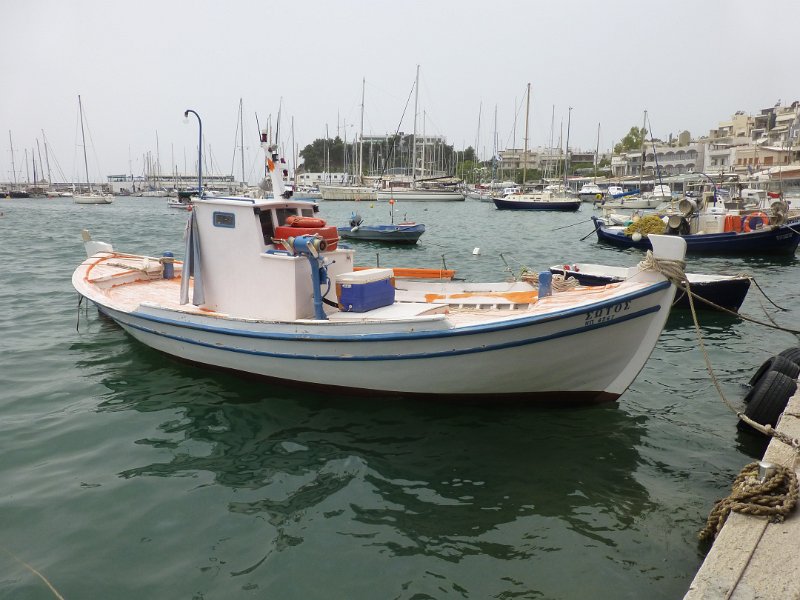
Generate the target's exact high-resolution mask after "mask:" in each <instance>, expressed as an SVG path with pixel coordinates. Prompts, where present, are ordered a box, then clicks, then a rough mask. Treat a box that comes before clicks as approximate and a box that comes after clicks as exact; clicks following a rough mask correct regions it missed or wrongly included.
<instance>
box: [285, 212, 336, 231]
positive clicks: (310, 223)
mask: <svg viewBox="0 0 800 600" xmlns="http://www.w3.org/2000/svg"><path fill="white" fill-rule="evenodd" d="M286 224H287V225H288V226H290V227H306V228H316V227H325V225H327V223H326V221H325V219H317V218H316V217H298V216H297V215H292V216H291V217H287V218H286Z"/></svg>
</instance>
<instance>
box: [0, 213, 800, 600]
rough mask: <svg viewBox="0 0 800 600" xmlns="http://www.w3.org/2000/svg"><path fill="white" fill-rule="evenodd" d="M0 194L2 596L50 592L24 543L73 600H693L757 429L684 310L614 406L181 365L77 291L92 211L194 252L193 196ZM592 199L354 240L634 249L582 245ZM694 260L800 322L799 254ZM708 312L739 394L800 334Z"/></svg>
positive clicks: (537, 264)
mask: <svg viewBox="0 0 800 600" xmlns="http://www.w3.org/2000/svg"><path fill="white" fill-rule="evenodd" d="M320 207H321V213H320V215H321V216H323V217H325V218H327V219H328V220H329V222H330V223H331V224H337V225H344V224H346V223H347V220H348V217H349V215H350V213H351V211H353V210H357V211H358V212H360V213H361V214H362V216H364V219H365V222H366V223H380V222H387V221H388V219H389V207H388V205H386V204H377V203H375V204H370V203H366V202H362V203H359V204H355V203H351V202H341V203H340V202H322V203H320ZM0 212H2V216H1V217H0V235H1V236H2V237H1V238H0V239H1V240H2V241H0V441H1V443H2V452H0V515H1V517H0V519H1V520H2V527H0V598H2V599H6V598H8V599H14V600H20V599H31V600H38V599H46V598H53V597H55V596H54V594H53V593H52V592H51V591H50V590H49V589H48V588H47V586H46V585H45V583H44V582H43V581H42V579H40V578H39V577H37V576H36V575H35V574H34V573H33V572H32V571H31V570H30V569H29V568H26V567H25V566H24V565H23V564H22V563H23V562H24V563H26V564H27V565H29V566H30V567H31V568H35V569H36V570H37V571H38V572H39V573H40V574H41V575H42V576H43V577H45V578H46V579H47V581H49V582H50V584H51V585H52V586H53V587H54V588H55V589H56V590H58V592H59V593H60V594H61V595H62V596H63V597H64V598H66V599H68V600H74V599H78V598H103V599H106V598H108V599H115V600H127V599H131V600H141V599H143V598H148V599H162V598H163V599H178V598H186V599H197V600H199V599H204V600H211V599H234V598H281V599H283V598H301V599H317V598H319V599H329V598H348V599H350V598H359V599H360V598H366V599H372V598H375V599H386V598H392V599H408V600H412V599H413V600H422V599H427V598H500V599H511V598H558V599H561V598H564V599H572V598H576V599H577V598H581V599H584V598H613V599H619V598H631V599H638V598H643V597H647V598H648V599H650V600H655V599H658V598H664V599H667V598H669V599H672V598H679V597H681V596H682V595H683V594H684V593H685V591H686V590H687V588H688V586H689V583H690V582H691V580H692V578H693V576H694V574H695V572H696V570H697V568H698V567H699V565H700V563H701V562H702V559H703V556H704V552H705V551H706V548H704V547H702V546H700V545H699V544H698V542H697V539H696V535H697V532H698V531H699V530H700V528H701V527H702V526H703V524H704V522H705V518H706V517H707V515H708V512H709V510H710V509H711V506H712V504H713V502H714V501H715V500H716V499H717V498H720V497H723V496H725V495H727V493H728V491H729V488H730V484H731V482H732V480H733V478H734V476H735V475H736V474H737V473H738V472H739V470H740V469H741V468H742V466H744V465H745V464H746V463H748V462H750V461H751V460H753V458H754V457H760V456H761V453H762V452H763V449H764V447H765V443H764V441H763V440H762V439H760V438H759V437H756V436H754V435H749V434H745V433H741V432H738V431H737V429H736V427H735V425H736V419H735V416H734V415H733V414H732V413H731V412H730V411H729V410H728V409H727V408H726V407H725V406H724V405H723V403H722V401H721V400H720V399H719V397H718V395H717V393H716V391H715V389H714V387H713V385H712V382H711V380H710V378H709V376H708V374H707V373H706V370H705V366H704V362H703V357H702V354H701V352H700V350H699V349H698V343H697V338H696V336H695V332H694V328H693V325H692V322H691V319H690V317H689V316H688V315H686V314H677V313H675V314H673V315H672V316H671V317H670V320H669V322H668V324H667V327H666V328H665V330H664V332H663V334H662V336H661V338H660V340H659V342H658V345H657V346H656V349H655V351H654V353H653V355H652V356H651V358H650V360H649V361H648V363H647V365H646V366H645V368H644V370H643V371H642V372H641V373H640V375H639V377H638V378H637V379H636V381H635V383H634V384H633V386H632V387H631V389H630V390H628V391H627V392H626V393H625V394H624V395H623V396H622V397H621V398H620V399H619V401H618V402H616V403H611V404H603V405H599V406H590V407H573V408H562V409H558V408H541V407H535V406H520V405H513V406H501V407H491V406H481V405H477V406H476V405H470V406H464V405H459V404H454V403H423V402H418V401H402V400H386V399H380V398H355V397H346V396H344V397H342V396H336V395H331V394H321V393H316V392H304V391H297V390H296V389H292V388H290V387H280V386H276V385H274V384H270V383H266V382H264V381H258V380H250V379H244V378H240V377H237V376H236V375H233V374H230V373H221V372H215V371H213V370H210V369H207V368H202V367H198V366H194V365H190V364H185V363H182V362H178V361H176V360H174V359H171V358H169V357H167V356H164V355H161V354H159V353H157V352H155V351H153V350H151V349H149V348H147V347H145V346H143V345H141V344H140V343H138V342H136V341H135V340H133V339H132V338H131V337H129V336H128V335H127V334H125V333H124V332H123V331H122V330H121V329H120V328H119V327H117V326H116V325H114V324H113V323H112V322H110V321H108V320H106V319H104V318H102V317H100V316H99V315H98V313H97V311H96V310H95V309H94V308H89V309H86V308H85V307H84V308H82V309H81V310H80V311H79V309H78V296H77V294H76V292H75V291H74V290H73V288H72V286H71V283H70V279H71V276H72V272H73V271H74V269H75V267H76V266H77V265H78V264H79V263H80V262H81V261H82V260H83V258H84V253H83V247H82V244H81V240H80V231H81V229H83V228H86V229H89V230H90V231H91V232H92V234H93V236H94V237H95V238H96V239H101V240H106V241H111V242H113V244H114V246H115V249H117V250H120V251H128V252H134V253H142V254H151V255H160V254H161V253H162V252H163V251H165V250H171V251H173V252H175V254H176V256H179V257H180V256H182V253H183V242H182V233H183V229H184V226H185V221H186V213H185V212H182V211H177V210H174V209H169V208H167V207H166V202H165V199H163V198H116V199H115V201H114V203H113V204H112V205H108V206H80V205H75V204H73V203H72V202H71V200H70V199H56V200H49V199H25V200H5V199H3V200H0ZM590 215H591V207H589V206H583V207H582V209H581V211H580V212H578V213H574V214H569V213H518V212H503V211H497V210H496V209H495V208H494V206H493V205H491V204H488V203H480V202H475V201H467V202H464V203H452V204H451V203H442V204H433V203H431V204H425V203H418V204H412V203H407V204H405V205H403V206H398V207H397V210H396V214H395V217H396V219H398V220H400V219H404V218H407V219H409V220H416V221H418V222H422V223H425V224H426V226H427V232H426V233H425V234H424V235H423V236H422V238H421V240H420V243H419V244H418V245H417V246H416V247H413V248H391V247H382V246H379V245H377V244H370V243H361V244H358V245H357V246H356V247H357V255H356V262H357V264H361V265H374V264H376V262H377V261H380V263H381V264H382V265H384V266H388V265H396V266H409V267H438V266H440V265H441V264H442V262H443V261H444V263H445V264H446V266H447V267H449V268H454V269H456V270H457V275H458V276H460V277H463V278H466V279H468V280H472V281H480V280H484V281H486V280H499V279H503V278H504V277H505V276H506V275H507V273H506V271H505V268H506V264H505V263H508V264H509V265H510V266H511V267H513V268H514V270H516V271H517V272H519V267H520V266H521V265H523V264H524V265H526V266H528V267H530V268H533V269H535V270H542V269H544V268H545V267H547V266H550V265H552V264H558V263H573V262H581V261H582V262H601V263H608V264H614V265H632V264H634V263H635V262H637V261H638V260H640V259H641V258H642V254H641V253H638V252H634V251H620V250H615V249H613V248H610V247H605V246H601V245H599V244H598V243H597V241H596V239H595V238H594V237H593V236H592V237H589V238H587V239H586V240H584V241H580V238H581V237H583V236H585V235H586V234H588V233H590V232H591V231H592V225H591V223H589V222H587V221H588V219H589V217H590ZM579 221H583V223H579V224H577V225H576V226H574V227H569V228H564V229H560V230H554V228H556V227H561V226H564V225H568V224H571V223H578V222H579ZM354 245H355V243H354ZM475 248H480V253H479V254H473V250H474V249H475ZM501 253H503V257H502V258H501V256H500V255H501ZM443 257H444V258H443ZM504 259H505V262H504ZM689 270H691V271H694V272H708V273H728V274H735V273H739V272H747V273H750V274H752V275H754V276H755V278H756V280H757V281H758V283H759V284H760V285H761V286H762V287H763V289H764V290H765V291H766V293H767V294H768V295H769V296H770V298H772V300H773V301H774V302H776V303H777V304H779V305H781V306H783V307H785V308H787V309H788V310H787V311H785V312H776V311H774V309H773V310H772V311H771V316H773V318H775V319H776V320H777V321H778V322H780V323H782V324H785V325H788V326H795V325H797V323H798V318H797V317H798V309H797V304H796V302H795V296H796V294H797V291H798V285H799V284H798V283H797V282H798V272H799V270H798V262H797V260H796V259H794V258H793V257H792V258H783V259H763V258H753V259H746V258H733V259H731V258H691V260H690V264H689ZM762 304H763V305H765V306H767V307H769V306H770V305H769V304H768V303H767V302H766V301H764V300H763V299H762V297H761V296H760V294H759V293H758V290H756V289H755V288H751V290H750V293H749V295H748V298H747V300H746V302H745V305H744V307H743V312H745V313H748V314H751V315H754V316H757V317H760V318H764V317H763V309H762ZM79 314H80V320H79ZM701 323H702V333H703V336H704V339H705V341H706V343H707V346H708V348H709V353H710V357H711V360H712V363H713V364H714V367H715V370H716V373H717V375H718V377H719V378H720V381H721V383H722V386H723V389H724V391H725V393H726V394H727V395H728V396H729V397H730V398H731V399H732V400H733V401H734V402H735V403H740V402H741V398H742V397H743V396H744V393H745V391H746V388H745V387H744V386H743V384H744V383H745V382H746V381H747V380H748V379H749V377H750V375H751V373H752V372H753V371H754V370H755V369H756V368H757V367H758V366H759V365H760V364H761V363H762V362H763V361H764V360H765V359H767V358H768V357H769V356H771V355H772V354H775V353H777V352H779V351H780V350H783V349H785V348H788V347H791V346H795V345H797V344H798V340H797V338H796V337H795V336H794V335H791V334H788V333H782V332H775V331H771V330H768V329H765V328H763V327H760V326H758V325H754V324H751V323H747V322H744V321H741V320H739V319H736V318H731V317H728V316H724V315H709V314H702V315H701ZM608 343H609V344H613V343H614V340H613V339H609V340H608ZM565 360H569V357H565ZM294 375H295V376H296V377H298V378H302V373H298V374H294ZM354 384H355V385H357V382H354Z"/></svg>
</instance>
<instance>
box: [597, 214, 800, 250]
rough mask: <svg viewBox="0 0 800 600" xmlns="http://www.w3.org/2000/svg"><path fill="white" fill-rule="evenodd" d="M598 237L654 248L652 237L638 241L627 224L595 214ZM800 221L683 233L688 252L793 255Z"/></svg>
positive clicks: (625, 245)
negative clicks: (610, 221) (614, 223)
mask: <svg viewBox="0 0 800 600" xmlns="http://www.w3.org/2000/svg"><path fill="white" fill-rule="evenodd" d="M592 221H593V222H594V226H595V232H596V233H597V239H598V240H599V241H600V242H604V243H607V244H612V245H614V246H617V247H620V248H639V249H641V250H649V249H651V248H652V246H651V244H650V240H649V239H647V238H646V237H643V238H642V239H641V240H639V241H634V240H633V238H632V237H630V236H627V235H625V234H624V233H623V230H624V228H609V227H608V226H607V225H605V224H604V223H603V221H602V220H600V219H598V218H597V217H592ZM798 228H800V223H794V224H786V225H780V226H778V227H767V228H764V229H758V230H756V231H750V232H747V233H737V232H734V231H728V232H725V233H706V234H692V235H683V236H680V237H682V238H683V239H684V240H685V241H686V252H687V254H731V255H756V254H772V255H791V254H794V253H795V251H796V250H797V245H798V243H800V229H798Z"/></svg>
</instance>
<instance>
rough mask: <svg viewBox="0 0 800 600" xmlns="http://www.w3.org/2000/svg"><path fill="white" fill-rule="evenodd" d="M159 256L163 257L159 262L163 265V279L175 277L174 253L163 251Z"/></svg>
mask: <svg viewBox="0 0 800 600" xmlns="http://www.w3.org/2000/svg"><path fill="white" fill-rule="evenodd" d="M161 256H162V257H163V258H162V260H161V262H162V263H163V265H164V279H172V278H173V277H175V266H174V265H173V262H174V259H173V256H174V255H173V254H172V252H164V254H162V255H161Z"/></svg>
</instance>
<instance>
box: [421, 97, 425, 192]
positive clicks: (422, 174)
mask: <svg viewBox="0 0 800 600" xmlns="http://www.w3.org/2000/svg"><path fill="white" fill-rule="evenodd" d="M425 117H426V114H425V111H424V110H423V111H422V171H421V176H422V177H423V178H424V177H425Z"/></svg>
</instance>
